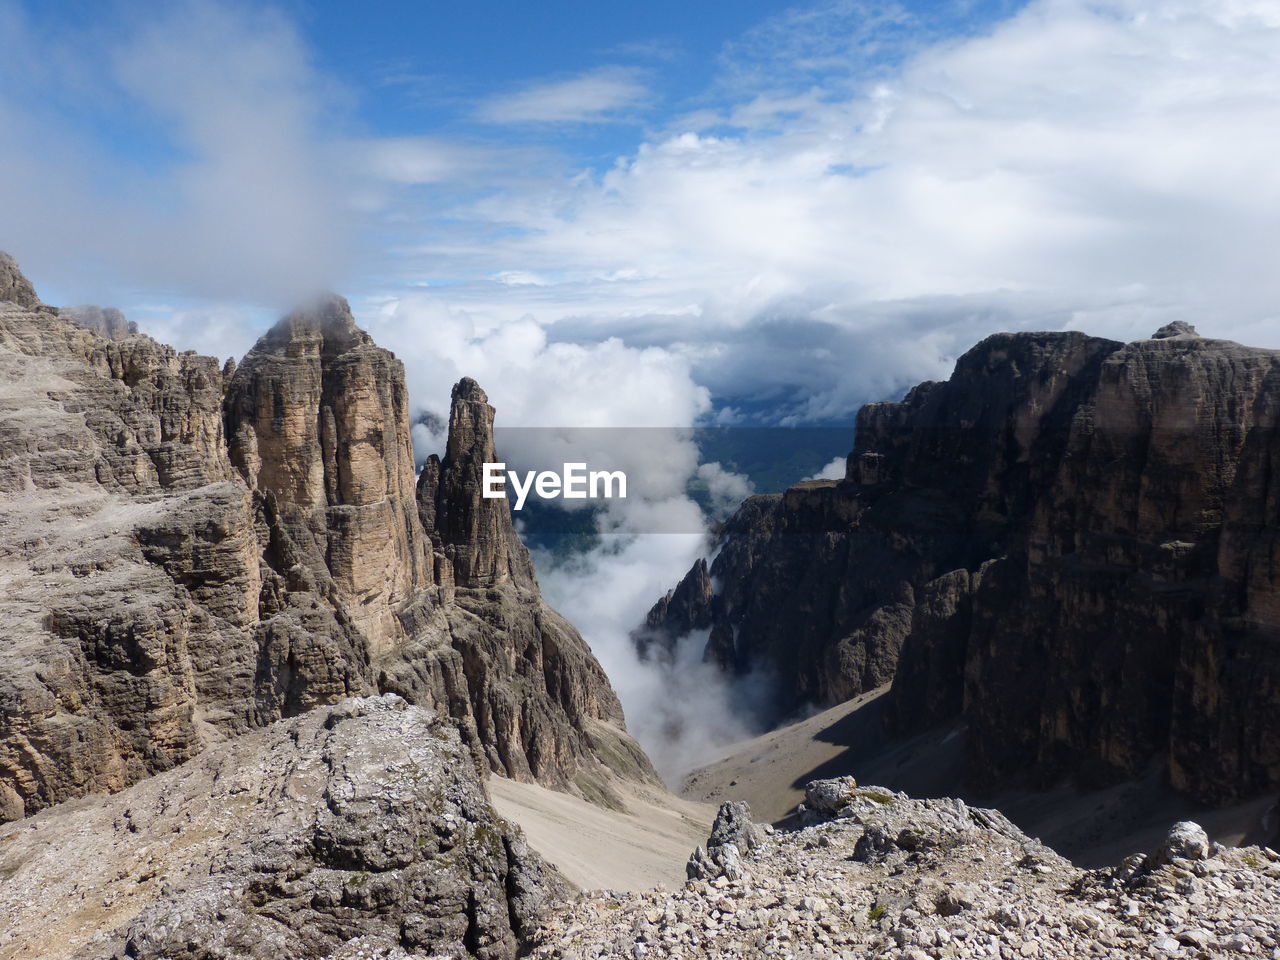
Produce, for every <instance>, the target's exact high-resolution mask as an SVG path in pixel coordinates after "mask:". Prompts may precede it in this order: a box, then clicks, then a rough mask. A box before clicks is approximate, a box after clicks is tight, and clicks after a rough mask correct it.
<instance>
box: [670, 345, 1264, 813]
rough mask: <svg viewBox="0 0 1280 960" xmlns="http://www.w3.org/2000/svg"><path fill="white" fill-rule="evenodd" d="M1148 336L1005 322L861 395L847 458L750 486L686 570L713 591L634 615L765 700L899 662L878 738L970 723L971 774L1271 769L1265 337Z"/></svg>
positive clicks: (825, 697)
mask: <svg viewBox="0 0 1280 960" xmlns="http://www.w3.org/2000/svg"><path fill="white" fill-rule="evenodd" d="M1160 334H1161V336H1159V337H1158V338H1153V339H1150V340H1140V341H1136V342H1134V343H1130V344H1127V345H1126V344H1122V343H1117V342H1114V341H1110V340H1103V339H1099V338H1095V337H1089V336H1086V335H1084V334H1081V333H1075V332H1070V333H1025V334H1000V335H996V336H993V337H989V338H988V339H986V340H984V341H983V342H982V343H980V344H979V345H977V346H976V347H974V348H973V349H972V350H970V351H969V352H968V353H966V354H965V355H964V356H963V357H961V358H960V359H959V360H958V361H957V363H956V368H955V372H954V373H953V374H952V376H951V378H950V380H948V381H946V382H944V383H925V384H921V385H920V386H918V387H916V388H914V389H913V390H911V391H910V392H909V393H908V394H907V396H906V397H905V398H904V400H902V401H901V402H898V403H873V404H868V405H867V406H866V407H864V408H863V409H862V410H861V411H860V413H859V414H858V418H857V429H856V437H855V443H854V449H853V451H852V452H851V453H850V456H849V459H848V467H847V473H846V478H845V479H844V480H843V481H817V482H806V483H802V484H798V485H797V486H795V487H792V488H791V489H790V490H788V491H786V492H785V493H784V494H781V495H771V496H759V497H753V498H751V499H749V500H747V501H746V502H745V503H744V504H743V505H742V508H741V509H740V510H739V511H738V513H737V514H736V515H735V516H734V517H733V518H731V519H730V520H729V521H728V523H727V524H726V525H725V528H724V534H723V538H722V541H721V543H720V549H719V551H718V554H717V556H716V559H715V561H714V562H713V563H712V564H711V565H710V568H709V570H708V571H706V573H705V574H704V573H703V572H702V571H701V570H699V569H698V568H695V570H694V571H691V572H690V577H689V578H686V583H690V582H692V581H697V582H701V581H702V580H703V579H705V580H707V582H711V581H714V582H717V583H719V584H720V585H721V592H720V594H719V595H718V596H713V597H711V596H706V595H705V592H699V591H697V590H689V591H687V593H688V595H689V596H690V597H691V598H692V602H690V603H687V604H674V603H672V601H671V600H664V601H660V602H659V603H658V604H657V605H655V607H654V608H653V611H652V612H651V614H650V623H649V624H648V627H649V629H650V631H651V632H652V631H654V630H656V631H657V634H658V636H659V637H662V636H666V637H668V638H669V637H672V636H678V635H679V634H681V633H684V632H687V631H688V630H690V629H692V628H693V627H694V625H695V624H698V625H699V629H706V626H707V624H708V623H709V624H710V626H711V630H712V634H713V635H714V634H716V633H717V631H718V632H719V635H721V636H726V635H727V636H729V637H730V638H731V643H732V651H731V656H729V657H728V658H726V657H724V656H723V655H722V654H721V653H720V652H719V651H717V652H715V653H714V654H713V653H712V651H710V650H708V658H709V659H714V660H717V661H720V662H727V663H729V664H730V667H731V669H734V670H738V671H744V672H745V671H749V670H755V669H760V670H762V671H765V672H767V673H769V674H770V675H772V676H775V677H776V678H777V680H778V684H777V690H778V702H777V704H776V715H775V717H774V719H775V720H777V719H781V718H783V717H785V716H788V715H790V714H792V713H794V712H795V711H796V710H797V709H799V708H801V707H802V706H803V705H805V704H808V703H817V704H827V705H829V704H833V703H837V702H841V701H843V700H847V699H849V698H850V697H852V696H855V695H858V694H861V693H863V692H866V691H868V690H870V689H872V688H875V687H877V686H880V685H883V684H885V683H888V682H889V681H890V680H892V683H893V688H892V692H891V694H890V699H889V711H888V712H889V714H890V721H891V726H892V729H893V731H894V732H895V733H898V734H900V735H909V734H914V733H917V732H920V731H923V730H925V729H927V728H930V727H933V726H935V725H937V724H940V723H943V722H952V721H955V720H957V719H960V720H962V721H963V722H964V723H965V724H966V726H967V734H966V738H965V744H966V752H967V770H968V775H969V777H970V779H971V781H972V783H973V784H974V785H983V784H986V785H990V784H1006V785H1007V784H1010V783H1012V782H1016V781H1029V782H1030V783H1031V785H1033V786H1047V785H1049V784H1052V783H1055V782H1057V781H1059V780H1061V779H1063V778H1075V779H1077V780H1078V781H1081V782H1083V783H1084V784H1086V785H1102V784H1106V783H1110V782H1114V781H1116V780H1119V779H1123V778H1128V777H1133V776H1136V775H1138V774H1139V773H1141V772H1142V771H1144V770H1146V769H1148V768H1149V767H1150V766H1151V765H1152V764H1157V765H1164V766H1165V767H1167V769H1168V771H1169V779H1170V780H1171V782H1172V783H1173V785H1174V786H1175V787H1176V788H1177V789H1179V790H1181V791H1184V792H1186V793H1188V794H1191V795H1192V796H1194V797H1195V798H1197V799H1200V800H1203V801H1206V802H1221V801H1226V800H1230V799H1232V798H1234V797H1239V796H1245V795H1250V794H1253V793H1255V792H1258V791H1261V790H1263V789H1269V788H1273V787H1274V786H1275V785H1276V784H1277V783H1280V733H1277V731H1280V647H1278V646H1277V645H1276V643H1275V642H1274V639H1275V637H1276V636H1277V633H1278V632H1280V601H1277V597H1280V520H1278V519H1277V518H1278V516H1280V515H1278V514H1277V513H1276V511H1275V510H1274V509H1273V505H1274V504H1275V502H1277V500H1280V470H1278V469H1277V468H1276V464H1277V463H1280V352H1277V351H1273V350H1262V349H1251V348H1247V347H1243V346H1240V345H1239V344H1234V343H1230V342H1227V341H1222V340H1214V339H1210V338H1204V337H1200V336H1197V335H1195V334H1194V330H1192V329H1191V328H1190V327H1188V326H1186V325H1185V324H1181V325H1180V324H1173V325H1170V327H1169V328H1166V329H1164V330H1162V331H1160ZM690 578H692V581H691V580H690ZM674 596H675V595H674V594H673V595H672V597H673V598H674Z"/></svg>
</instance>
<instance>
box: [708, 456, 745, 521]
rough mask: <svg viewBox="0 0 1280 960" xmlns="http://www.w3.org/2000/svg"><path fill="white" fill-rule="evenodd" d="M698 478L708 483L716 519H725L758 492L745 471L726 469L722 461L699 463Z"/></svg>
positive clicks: (712, 512) (712, 511) (711, 505)
mask: <svg viewBox="0 0 1280 960" xmlns="http://www.w3.org/2000/svg"><path fill="white" fill-rule="evenodd" d="M696 476H697V478H698V479H699V480H700V481H702V482H703V483H704V484H706V487H707V493H708V494H709V495H710V498H711V503H710V507H711V515H712V517H713V518H714V519H716V520H724V519H725V518H727V517H728V516H729V515H730V514H732V513H733V512H734V511H735V510H737V509H738V506H739V505H740V504H741V503H742V501H743V500H745V499H747V497H749V496H751V495H752V494H753V493H755V492H756V488H755V484H753V483H752V482H751V480H750V478H749V477H747V475H746V474H743V473H734V472H733V471H732V470H726V469H725V468H724V467H723V466H722V465H721V464H720V463H718V462H714V461H713V462H712V463H703V464H699V466H698V470H697V474H696Z"/></svg>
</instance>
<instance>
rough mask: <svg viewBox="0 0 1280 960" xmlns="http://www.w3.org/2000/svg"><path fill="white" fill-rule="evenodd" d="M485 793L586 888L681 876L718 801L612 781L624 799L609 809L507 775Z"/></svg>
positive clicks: (637, 886)
mask: <svg viewBox="0 0 1280 960" xmlns="http://www.w3.org/2000/svg"><path fill="white" fill-rule="evenodd" d="M488 786H489V796H490V798H491V800H492V802H493V806H494V808H495V809H496V810H497V811H498V813H499V814H501V815H502V816H503V817H504V818H505V819H507V820H509V821H511V822H512V823H516V824H518V825H519V826H521V827H522V828H523V829H524V832H525V835H526V836H527V837H528V840H529V845H530V846H531V847H533V849H534V850H536V851H537V852H538V853H540V854H542V856H543V857H544V858H545V859H546V860H549V861H550V862H552V863H554V864H555V865H556V866H557V867H559V868H560V872H561V873H562V874H563V875H564V876H565V877H566V878H567V879H568V880H569V881H571V882H572V883H575V884H577V885H578V886H579V887H582V888H583V889H584V890H594V889H608V890H645V889H649V888H651V887H654V886H656V885H658V884H660V883H662V884H666V885H668V886H677V885H679V884H682V883H684V881H685V872H684V868H685V863H686V862H687V861H688V859H689V855H690V854H691V853H693V849H694V847H696V846H698V845H699V844H701V843H705V842H706V840H707V834H708V833H709V832H710V829H711V821H712V820H713V819H715V813H716V808H715V807H712V806H710V805H708V804H703V803H695V802H692V801H689V800H683V799H681V798H680V797H677V796H675V795H674V794H672V793H669V792H667V791H666V790H662V789H660V788H657V787H649V786H643V785H639V784H633V783H627V782H624V781H615V782H613V783H612V784H611V785H610V786H611V788H612V790H613V792H614V793H615V794H617V795H618V796H619V797H620V798H621V799H622V801H623V803H624V804H625V806H626V810H625V812H623V811H618V810H608V809H605V808H603V807H599V806H596V805H595V804H593V803H588V802H587V801H585V800H582V799H579V798H578V797H573V796H570V795H568V794H565V793H558V792H556V791H554V790H548V789H546V788H545V787H540V786H538V785H536V784H532V783H518V782H516V781H514V780H508V779H506V778H504V777H498V776H493V777H490V778H489V783H488Z"/></svg>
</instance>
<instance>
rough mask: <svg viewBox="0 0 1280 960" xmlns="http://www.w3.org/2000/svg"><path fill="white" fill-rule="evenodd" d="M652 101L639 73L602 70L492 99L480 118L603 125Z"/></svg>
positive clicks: (622, 69)
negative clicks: (602, 123)
mask: <svg viewBox="0 0 1280 960" xmlns="http://www.w3.org/2000/svg"><path fill="white" fill-rule="evenodd" d="M651 97H652V94H651V92H650V90H649V88H648V86H647V85H646V84H645V82H644V79H643V74H642V73H641V72H640V71H639V70H636V69H634V68H631V67H600V68H597V69H595V70H589V71H587V72H585V73H581V74H578V75H577V76H574V77H570V78H568V79H564V80H550V81H541V82H538V83H532V84H530V85H529V86H526V87H525V88H524V89H522V90H517V91H515V92H512V93H507V94H503V95H500V96H496V97H492V98H490V99H488V100H485V101H484V102H483V103H481V104H480V106H479V108H478V109H477V111H476V116H477V118H478V119H480V120H482V121H484V122H486V123H496V124H509V123H601V122H606V121H610V120H616V119H618V118H619V116H620V115H625V114H628V113H630V112H631V111H634V110H636V109H638V108H640V107H643V106H645V105H646V104H647V103H648V102H649V101H650V99H651Z"/></svg>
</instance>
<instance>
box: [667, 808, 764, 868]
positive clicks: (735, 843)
mask: <svg viewBox="0 0 1280 960" xmlns="http://www.w3.org/2000/svg"><path fill="white" fill-rule="evenodd" d="M764 838H765V833H764V831H763V830H762V829H761V828H760V826H759V825H758V824H755V823H753V822H752V821H751V809H750V808H749V807H748V806H747V805H746V804H745V803H743V802H741V801H734V802H730V803H723V804H721V805H720V810H719V812H718V813H717V814H716V819H715V822H714V823H712V825H711V836H710V837H709V838H708V839H707V846H706V849H705V850H704V849H703V848H702V847H698V848H697V849H696V850H695V851H694V852H693V855H692V856H691V857H690V858H689V863H688V865H687V867H686V873H687V874H688V877H689V879H690V880H699V879H701V880H706V879H712V878H715V877H719V876H725V877H728V878H729V879H731V880H736V879H737V878H738V877H740V876H741V875H742V869H743V868H742V861H743V858H744V857H745V856H747V855H748V854H750V853H752V852H753V851H754V850H756V848H757V847H759V846H760V845H761V844H762V843H763V842H764Z"/></svg>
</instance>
